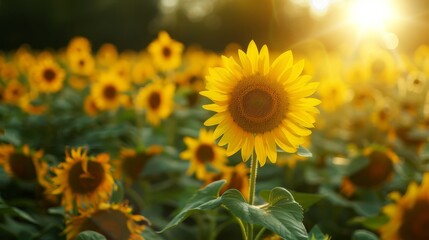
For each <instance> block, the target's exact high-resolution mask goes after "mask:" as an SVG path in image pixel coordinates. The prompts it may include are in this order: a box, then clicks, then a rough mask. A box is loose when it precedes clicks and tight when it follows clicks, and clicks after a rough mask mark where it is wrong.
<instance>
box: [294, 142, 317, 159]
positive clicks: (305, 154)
mask: <svg viewBox="0 0 429 240" xmlns="http://www.w3.org/2000/svg"><path fill="white" fill-rule="evenodd" d="M296 154H297V155H298V156H301V157H312V156H313V154H312V153H311V152H310V150H308V149H307V148H305V147H303V146H301V145H299V147H298V151H297V152H296Z"/></svg>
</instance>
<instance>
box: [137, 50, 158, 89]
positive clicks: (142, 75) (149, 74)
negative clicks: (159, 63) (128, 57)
mask: <svg viewBox="0 0 429 240" xmlns="http://www.w3.org/2000/svg"><path fill="white" fill-rule="evenodd" d="M131 75H132V79H133V82H134V83H137V84H141V83H144V82H146V81H148V80H149V79H153V78H154V77H155V76H156V69H155V67H154V66H153V62H152V60H151V59H150V56H149V55H148V54H147V53H142V54H141V55H140V57H139V60H138V61H137V62H136V63H135V64H134V65H133V67H132V72H131Z"/></svg>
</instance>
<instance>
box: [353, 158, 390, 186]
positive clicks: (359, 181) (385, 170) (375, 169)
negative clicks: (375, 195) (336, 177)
mask: <svg viewBox="0 0 429 240" xmlns="http://www.w3.org/2000/svg"><path fill="white" fill-rule="evenodd" d="M368 158H369V163H368V165H367V166H365V167H364V168H363V169H361V170H359V171H357V172H355V173H354V174H352V175H351V176H350V180H351V182H352V183H353V184H355V185H356V186H359V187H366V188H371V187H376V186H378V185H380V184H382V183H383V182H385V181H386V180H387V179H388V178H389V176H390V175H391V174H392V172H393V163H392V160H390V158H389V157H388V156H387V155H386V154H385V153H383V152H378V151H375V152H372V153H371V154H370V155H369V156H368Z"/></svg>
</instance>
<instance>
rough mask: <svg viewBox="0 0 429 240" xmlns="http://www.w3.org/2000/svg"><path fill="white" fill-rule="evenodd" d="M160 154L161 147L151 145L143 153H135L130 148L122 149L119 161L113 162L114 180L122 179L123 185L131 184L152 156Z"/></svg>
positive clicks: (135, 151)
mask: <svg viewBox="0 0 429 240" xmlns="http://www.w3.org/2000/svg"><path fill="white" fill-rule="evenodd" d="M161 152H162V147H161V146H158V145H152V146H150V147H149V148H147V149H145V150H144V151H137V150H135V149H132V148H125V149H122V150H121V152H120V156H119V159H118V160H116V161H114V165H115V173H114V175H115V178H117V179H120V178H121V177H123V178H124V181H125V183H127V184H131V183H132V182H133V181H135V180H137V179H138V178H139V176H140V173H141V172H142V171H143V169H144V168H145V166H146V164H147V163H148V162H149V160H150V159H152V157H153V156H155V155H157V154H159V153H161Z"/></svg>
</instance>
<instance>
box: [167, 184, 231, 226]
mask: <svg viewBox="0 0 429 240" xmlns="http://www.w3.org/2000/svg"><path fill="white" fill-rule="evenodd" d="M225 183H226V181H225V180H219V181H216V182H213V183H210V184H209V185H207V186H206V187H205V188H203V189H200V190H198V192H197V193H195V194H194V195H193V196H192V197H191V198H190V199H189V201H188V202H187V204H186V205H185V207H184V208H183V209H182V211H180V212H179V214H177V215H176V216H175V217H174V218H173V219H172V220H171V221H170V222H169V223H168V224H167V226H165V227H164V228H163V229H162V230H161V231H160V233H162V232H164V231H166V230H168V229H169V228H172V227H174V226H176V225H177V224H179V223H181V222H183V220H185V219H186V218H187V217H189V215H191V214H192V213H195V212H198V211H202V210H209V209H214V208H217V207H219V206H220V204H221V198H219V191H220V189H221V188H222V187H223V185H225Z"/></svg>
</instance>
